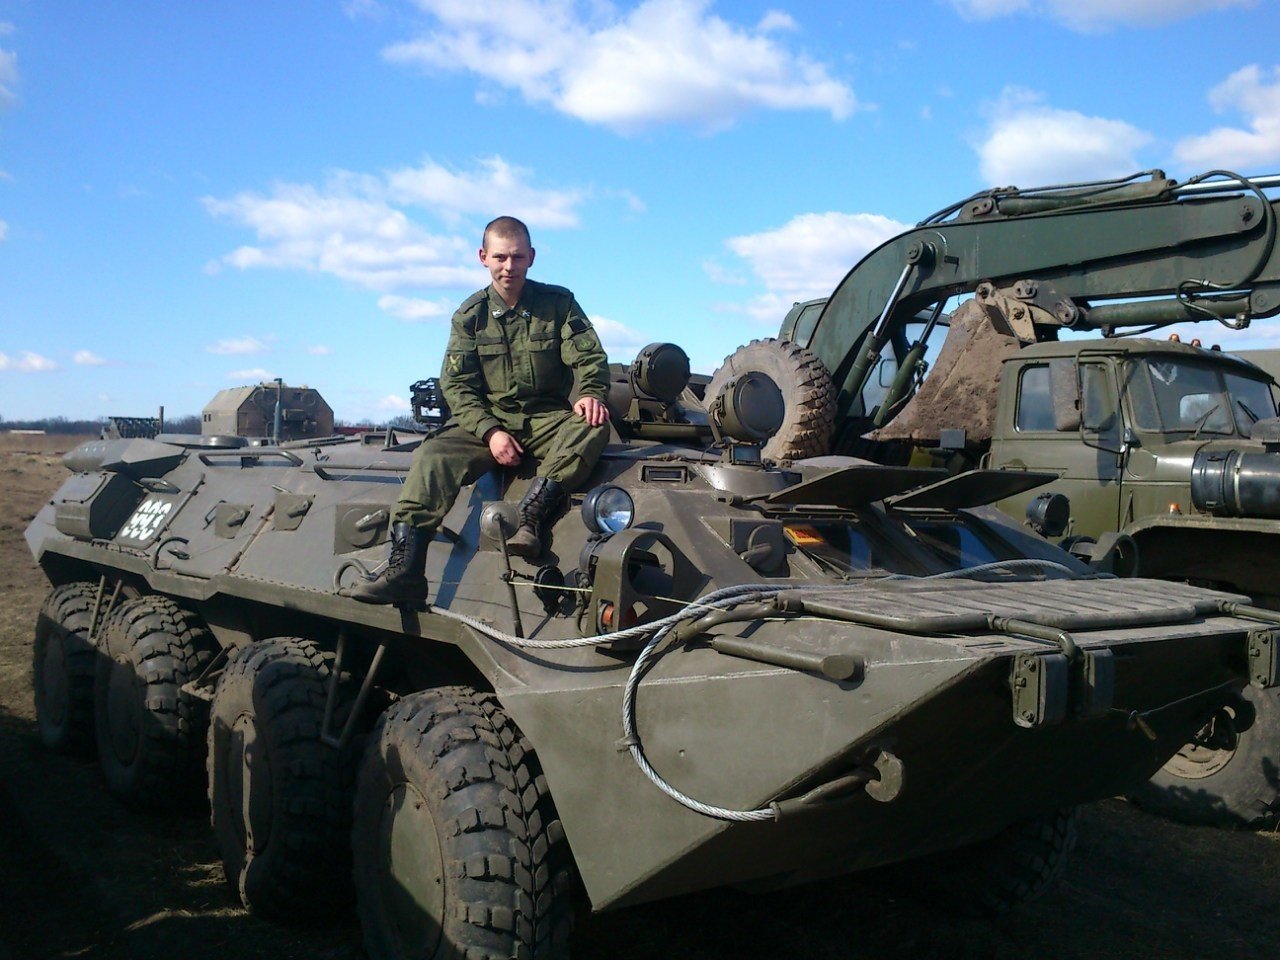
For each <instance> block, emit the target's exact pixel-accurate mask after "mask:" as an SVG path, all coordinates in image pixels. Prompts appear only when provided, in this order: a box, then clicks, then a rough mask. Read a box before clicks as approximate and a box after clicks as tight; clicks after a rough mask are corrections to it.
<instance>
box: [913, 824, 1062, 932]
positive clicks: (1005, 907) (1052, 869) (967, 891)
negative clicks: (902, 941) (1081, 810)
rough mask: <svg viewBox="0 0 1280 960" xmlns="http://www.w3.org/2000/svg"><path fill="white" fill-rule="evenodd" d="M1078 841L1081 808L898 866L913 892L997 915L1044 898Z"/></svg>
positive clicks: (971, 912)
mask: <svg viewBox="0 0 1280 960" xmlns="http://www.w3.org/2000/svg"><path fill="white" fill-rule="evenodd" d="M1075 845H1076V808H1075V807H1066V808H1063V809H1061V810H1057V811H1055V812H1053V813H1048V814H1044V815H1041V816H1038V817H1032V818H1031V819H1030V820H1023V821H1020V822H1018V823H1015V824H1013V825H1012V826H1010V827H1006V828H1005V829H1004V830H1003V831H1001V832H1000V833H998V834H996V835H995V836H994V837H992V838H991V839H990V840H984V841H982V842H981V843H976V844H973V845H971V846H967V847H961V848H960V849H958V850H949V851H947V852H946V853H942V854H937V855H935V856H932V857H925V858H923V859H920V860H913V861H910V862H909V863H905V864H902V865H901V866H900V867H898V868H897V873H898V877H899V878H900V879H901V880H903V881H904V882H906V883H907V884H909V889H910V892H911V893H912V895H913V896H924V897H927V898H928V899H929V902H930V904H932V905H935V906H938V907H942V908H944V909H946V910H949V911H951V912H954V913H959V914H963V915H965V916H972V917H995V916H1000V915H1001V914H1004V913H1008V912H1009V911H1010V910H1013V909H1015V908H1017V907H1020V906H1022V905H1023V904H1025V903H1029V902H1031V901H1032V900H1035V899H1036V898H1037V897H1039V896H1041V895H1042V894H1043V893H1044V892H1045V891H1046V890H1048V889H1049V888H1050V887H1052V886H1053V884H1054V883H1056V882H1057V881H1058V879H1059V878H1060V877H1061V876H1062V871H1063V870H1064V869H1065V867H1066V864H1067V858H1068V857H1069V856H1070V854H1071V851H1072V850H1073V849H1074V848H1075Z"/></svg>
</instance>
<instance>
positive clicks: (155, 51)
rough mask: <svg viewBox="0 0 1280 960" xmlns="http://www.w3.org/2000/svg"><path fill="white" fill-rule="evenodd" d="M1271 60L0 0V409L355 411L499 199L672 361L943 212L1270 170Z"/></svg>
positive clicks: (429, 355) (342, 3) (403, 9)
mask: <svg viewBox="0 0 1280 960" xmlns="http://www.w3.org/2000/svg"><path fill="white" fill-rule="evenodd" d="M1277 37H1280V15H1278V13H1277V8H1276V4H1275V2H1274V0H917V2H916V3H913V4H905V3H903V4H899V3H875V4H872V3H863V4H830V3H816V2H808V0H804V2H801V0H772V2H762V3H757V2H737V3H733V4H730V3H727V2H724V0H720V2H710V0H701V2H700V0H646V2H642V3H606V2H589V0H588V2H572V0H527V2H520V0H509V2H506V3H487V4H486V3H483V2H474V0H473V2H464V0H296V2H290V3H284V2H275V3H272V2H261V0H258V2H239V0H223V2H219V3H174V2H150V0H131V2H123V0H97V2H93V3H72V2H59V0H25V2H24V0H0V417H4V418H9V419H16V418H25V417H41V416H51V415H62V416H67V417H74V418H79V417H97V416H103V415H107V414H132V415H143V414H148V413H151V412H153V411H154V410H155V408H156V406H158V405H159V404H164V405H165V407H166V411H167V413H168V414H169V415H170V416H176V415H181V414H186V413H196V412H198V411H199V410H200V408H201V407H202V406H203V405H204V404H205V403H206V402H207V401H208V400H209V399H210V398H211V397H212V396H213V394H214V393H215V392H216V391H218V390H220V389H222V388H224V387H229V386H236V385H239V384H245V383H252V382H257V381H258V380H260V379H262V378H266V377H276V376H281V377H284V378H285V379H286V381H287V382H289V383H293V384H298V383H306V384H308V385H311V386H314V387H318V388H319V389H320V390H321V391H322V392H323V393H324V395H325V397H326V398H327V399H328V400H329V402H330V403H331V404H332V406H333V407H334V409H335V411H336V413H337V415H338V416H339V417H341V418H345V419H347V420H351V421H360V420H364V419H374V420H385V419H386V418H387V417H389V416H392V415H395V414H397V413H400V412H403V411H404V410H405V409H406V407H407V388H408V385H409V384H410V383H411V382H412V381H414V380H417V379H420V378H422V377H426V376H433V375H435V374H436V373H438V371H439V368H440V360H441V354H442V351H443V347H444V344H445V340H446V337H447V331H448V319H449V316H450V314H451V313H452V311H453V308H454V307H455V306H456V305H457V303H458V302H459V301H460V300H462V299H463V298H464V297H465V296H466V295H467V294H469V293H470V292H471V291H473V290H475V289H477V288H479V287H481V286H483V285H484V283H485V282H486V280H487V277H486V275H485V274H484V272H483V270H482V268H481V267H480V265H479V263H478V262H477V259H476V248H477V247H478V245H479V234H480V230H481V228H482V226H483V224H484V223H485V222H486V221H488V220H489V219H490V218H491V217H493V216H496V215H498V214H505V213H510V214H515V215H516V216H520V217H522V218H524V219H525V220H526V221H527V222H528V223H529V224H530V226H531V227H532V229H533V234H534V245H535V246H536V247H537V250H538V258H537V263H536V265H535V267H534V270H533V273H532V275H533V276H535V277H537V278H539V279H542V280H545V281H548V282H553V283H560V284H563V285H565V286H568V287H570V288H572V289H573V290H574V291H575V292H576V293H577V295H578V299H579V301H580V302H581V303H582V304H583V306H584V308H585V309H586V310H587V312H588V313H589V314H590V315H591V316H592V318H593V319H594V320H595V322H596V324H597V327H598V328H599V329H600V331H601V333H602V337H603V339H604V341H605V344H606V346H607V347H608V348H609V351H610V354H611V357H612V359H614V360H616V361H622V362H626V361H629V360H630V359H631V358H632V357H633V356H634V355H635V352H636V351H637V349H638V348H639V347H641V346H643V345H644V344H645V343H648V342H651V341H655V340H672V341H676V342H678V343H681V344H682V345H683V346H684V347H685V349H686V350H687V351H688V352H689V354H690V356H691V357H692V359H693V363H694V367H695V369H699V370H702V371H704V372H708V373H709V372H711V370H712V369H713V368H714V367H715V366H716V365H718V364H719V362H720V361H721V360H722V359H723V357H724V356H725V355H726V354H728V353H730V352H731V351H732V350H733V349H734V348H735V347H736V346H737V345H739V344H740V343H743V342H746V341H747V340H750V339H752V338H755V337H762V336H770V335H772V334H774V333H775V332H776V331H777V328H778V324H779V322H780V321H781V319H782V316H783V314H784V313H785V312H786V309H787V307H788V306H789V305H790V304H791V303H792V302H793V301H795V300H797V299H807V298H809V297H813V296H821V295H824V294H826V293H828V292H829V291H830V290H831V289H832V287H833V286H834V285H835V283H836V282H837V281H838V280H839V279H840V277H841V276H843V274H844V273H845V272H846V271H847V269H848V268H849V267H850V266H851V265H852V264H853V263H855V262H856V261H857V260H858V259H859V258H860V257H861V256H862V255H863V254H864V253H866V252H867V251H868V250H870V249H871V248H872V247H874V246H875V245H876V244H878V243H879V242H880V241H881V240H883V239H885V238H886V237H888V236H890V235H892V234H893V233H894V232H897V231H898V230H901V229H903V228H905V227H906V226H907V225H910V224H913V223H915V222H916V221H917V220H919V219H921V218H922V217H924V216H926V215H928V214H929V213H932V212H933V211H934V210H936V209H938V208H940V207H943V206H945V205H947V204H948V203H950V202H952V201H954V200H958V199H960V198H962V197H964V196H967V195H969V194H970V193H972V192H974V191H976V190H979V189H983V188H985V187H988V186H993V185H1007V184H1017V185H1019V186H1023V187H1028V186H1035V185H1041V184H1046V183H1056V182H1062V181H1067V180H1076V179H1092V178H1098V177H1105V176H1111V175H1118V174H1128V173H1132V172H1135V171H1137V170H1140V169H1147V168H1151V167H1161V168H1163V169H1166V170H1167V171H1168V172H1169V174H1170V175H1172V176H1174V177H1178V178H1184V177H1186V176H1189V175H1191V174H1194V173H1198V172H1201V171H1203V170H1207V169H1210V168H1212V167H1219V166H1224V167H1228V168H1231V169H1237V170H1239V171H1241V172H1244V173H1251V174H1262V173H1276V172H1280V54H1277V53H1275V52H1274V48H1275V40H1276V38H1277ZM1277 325H1280V321H1276V320H1272V321H1262V322H1259V323H1256V324H1255V326H1254V328H1253V329H1251V330H1250V331H1248V333H1247V334H1246V335H1244V336H1243V337H1241V336H1236V337H1232V336H1230V335H1228V334H1227V333H1226V331H1221V330H1220V328H1219V329H1215V330H1214V331H1212V334H1211V336H1212V339H1215V340H1220V341H1222V342H1223V343H1224V344H1231V345H1234V346H1245V345H1253V346H1262V345H1270V344H1271V343H1272V342H1273V341H1276V340H1280V333H1277V332H1276V331H1275V327H1276V326H1277Z"/></svg>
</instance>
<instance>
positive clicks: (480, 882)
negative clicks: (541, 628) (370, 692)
mask: <svg viewBox="0 0 1280 960" xmlns="http://www.w3.org/2000/svg"><path fill="white" fill-rule="evenodd" d="M352 836H353V848H354V852H355V878H356V895H357V900H358V904H359V912H360V920H361V923H362V924H363V927H364V938H365V948H366V950H367V951H368V953H369V956H370V957H371V958H373V960H402V958H408V957H414V958H423V960H426V958H433V960H445V958H449V960H453V958H462V957H468V958H469V957H529V958H541V960H546V958H563V957H567V955H568V939H569V933H570V931H571V929H572V926H573V912H572V911H573V889H574V881H573V864H572V858H571V855H570V853H569V849H568V844H567V843H566V841H565V838H564V831H563V829H562V828H561V825H560V821H559V818H558V817H557V816H556V812H555V807H554V805H553V804H552V801H551V796H550V794H549V793H548V791H547V785H546V781H545V778H544V777H543V775H542V772H541V768H540V767H539V765H538V762H537V758H536V757H535V756H534V754H533V752H532V751H531V750H530V748H529V744H528V742H527V741H526V740H525V738H524V736H523V735H522V734H521V733H520V731H519V730H518V729H517V728H516V726H515V725H514V724H513V723H512V722H511V720H510V719H508V718H507V716H506V714H505V713H504V712H503V711H502V709H501V707H500V706H499V705H498V703H497V700H496V698H495V697H494V696H493V695H492V694H487V693H479V692H477V691H475V690H473V689H471V688H470V687H444V688H438V689H433V690H427V691H423V692H421V693H416V694H414V695H413V696H410V697H406V698H405V699H403V700H401V701H399V702H398V703H396V704H395V705H394V706H392V707H391V709H390V710H388V711H387V712H386V714H384V715H383V718H382V720H381V721H380V722H379V725H378V727H377V729H376V730H375V732H374V734H373V736H372V737H371V738H370V741H369V747H368V749H367V751H366V752H365V757H364V761H363V763H362V765H361V768H360V775H359V778H358V783H357V788H356V805H355V827H354V830H353V834H352Z"/></svg>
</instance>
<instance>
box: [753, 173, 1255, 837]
mask: <svg viewBox="0 0 1280 960" xmlns="http://www.w3.org/2000/svg"><path fill="white" fill-rule="evenodd" d="M1277 186H1280V177H1257V178H1252V179H1246V178H1243V177H1238V176H1236V175H1235V174H1227V173H1222V172H1215V173H1212V174H1206V175H1204V176H1203V177H1196V178H1193V179H1192V180H1189V181H1187V182H1186V183H1178V182H1176V181H1173V180H1170V179H1167V178H1166V177H1165V176H1164V174H1163V173H1161V172H1159V171H1154V172H1151V173H1150V174H1146V175H1139V176H1137V177H1132V178H1128V179H1127V180H1125V181H1108V182H1100V183H1094V184H1077V185H1074V186H1071V187H1067V188H1042V189H1039V190H1027V191H1019V190H1016V189H1013V188H1006V189H1000V190H991V191H987V192H984V193H982V194H978V195H976V196H974V197H970V198H969V199H967V200H965V201H961V202H960V203H957V204H954V205H952V206H950V207H948V208H947V209H945V210H943V211H940V212H939V213H937V214H935V215H934V216H932V217H929V218H928V219H926V220H924V221H922V222H921V223H920V224H919V225H918V226H917V227H916V228H915V229H913V230H910V231H908V232H906V233H904V234H902V235H901V236H898V237H896V238H894V239H892V240H890V241H889V242H887V243H885V244H883V245H882V246H881V247H879V248H878V249H876V250H874V251H873V252H872V253H870V254H869V255H868V256H867V257H866V258H864V259H863V260H862V261H861V262H860V263H859V264H857V265H856V266H855V267H854V268H853V269H852V270H850V272H849V274H848V275H847V276H846V277H845V278H844V280H843V281H842V282H841V283H840V285H839V286H838V287H837V288H836V290H835V291H834V292H833V293H832V295H831V296H830V297H829V298H822V299H819V300H814V301H809V302H806V303H801V304H797V305H796V306H795V308H793V309H792V311H791V312H790V313H789V314H788V316H787V318H786V320H785V321H784V323H783V325H782V328H781V331H780V337H781V338H782V342H776V341H769V342H763V343H757V344H754V345H751V346H749V347H747V348H744V349H743V351H741V352H740V355H735V358H731V361H733V362H735V363H759V362H761V360H760V358H761V356H762V355H764V354H766V353H771V354H772V356H773V358H774V360H773V362H775V363H778V362H781V358H783V357H786V356H790V357H795V356H797V355H798V356H800V357H802V358H803V360H804V362H805V364H807V365H804V366H802V365H800V364H797V363H796V362H795V361H792V364H791V369H792V370H793V371H794V374H791V375H792V376H794V377H795V378H797V379H799V380H804V381H812V379H813V369H814V367H815V365H816V366H818V367H821V368H824V369H825V370H827V371H829V372H830V374H831V377H832V383H831V385H830V387H828V388H825V389H830V390H831V392H832V393H834V395H835V403H834V406H835V410H834V413H833V415H832V420H833V422H834V441H833V443H832V450H833V451H834V452H836V453H845V454H857V455H861V456H867V457H870V458H872V459H874V460H876V461H877V462H881V463H890V464H892V463H907V462H915V463H934V464H946V465H947V466H948V468H949V469H950V470H952V471H953V472H954V471H957V470H963V469H968V468H970V467H973V466H977V465H982V466H985V467H1000V468H1006V469H1020V470H1032V471H1047V472H1050V473H1053V474H1054V475H1055V476H1056V477H1057V479H1055V480H1054V481H1053V482H1052V483H1051V484H1049V485H1048V486H1046V487H1044V488H1041V489H1035V490H1026V491H1023V492H1020V493H1018V494H1017V495H1015V496H1012V497H1009V498H1007V499H1004V500H1002V501H1001V502H1000V506H1001V507H1002V508H1003V509H1005V510H1007V511H1008V512H1009V513H1010V514H1011V515H1012V516H1014V517H1015V518H1018V519H1021V518H1023V517H1025V516H1028V514H1027V510H1028V509H1029V508H1030V509H1032V510H1043V508H1044V504H1045V502H1046V501H1045V499H1044V498H1045V497H1048V496H1050V495H1052V494H1053V493H1062V494H1065V495H1067V496H1068V497H1069V500H1070V510H1069V512H1067V513H1066V514H1065V515H1064V516H1063V518H1062V525H1061V528H1060V529H1059V530H1057V532H1056V534H1055V537H1057V538H1062V543H1063V545H1064V546H1065V547H1067V548H1069V549H1071V550H1072V551H1073V552H1075V553H1077V554H1080V555H1082V556H1084V557H1086V558H1094V557H1098V556H1101V555H1103V554H1113V555H1114V554H1115V553H1116V552H1117V550H1118V552H1119V554H1120V555H1121V556H1122V559H1123V563H1122V566H1124V567H1126V568H1128V569H1132V568H1133V567H1134V564H1135V561H1136V562H1137V569H1138V571H1139V572H1140V573H1142V574H1143V575H1149V576H1154V577H1160V578H1167V579H1170V580H1176V581H1189V582H1192V583H1196V584H1201V585H1208V586H1214V587H1218V588H1221V589H1228V590H1232V591H1237V592H1241V593H1245V594H1248V595H1249V596H1250V597H1252V598H1254V599H1255V600H1256V601H1257V602H1258V603H1259V604H1262V605H1265V606H1267V607H1271V608H1277V607H1280V587H1278V586H1277V582H1276V573H1277V572H1278V571H1277V569H1276V560H1275V558H1276V556H1277V555H1280V554H1278V548H1280V443H1278V442H1277V441H1280V421H1277V420H1276V419H1275V418H1276V414H1277V406H1276V394H1275V388H1274V383H1273V381H1272V380H1271V379H1270V377H1269V376H1267V375H1266V374H1264V373H1263V372H1262V371H1261V370H1259V369H1257V368H1256V367H1254V366H1252V365H1251V364H1249V363H1246V362H1243V361H1242V360H1239V359H1237V358H1234V357H1232V356H1229V355H1227V354H1224V353H1222V352H1221V351H1218V350H1208V349H1201V348H1199V346H1198V345H1194V346H1193V345H1190V344H1178V343H1170V342H1168V341H1165V342H1156V341H1152V340H1144V339H1135V338H1133V337H1131V336H1124V337H1122V335H1130V334H1135V333H1136V334H1143V333H1151V332H1153V331H1155V330H1157V329H1159V328H1161V327H1163V326H1167V325H1169V324H1173V323H1179V322H1185V321H1195V320H1203V321H1207V322H1213V323H1217V322H1221V323H1222V324H1224V325H1226V326H1228V327H1231V328H1233V329H1241V328H1244V327H1246V326H1248V325H1249V323H1250V322H1251V321H1253V320H1256V319H1259V318H1266V317H1272V316H1274V315H1275V314H1276V313H1277V312H1280V248H1278V247H1277V243H1276V238H1277V212H1278V211H1277V207H1278V206H1280V202H1278V201H1276V200H1274V199H1271V198H1269V197H1268V195H1267V193H1266V191H1267V190H1274V189H1275V188H1276V187H1277ZM944 333H945V334H946V337H945V341H944V342H942V345H941V350H940V351H937V349H936V347H937V342H938V341H939V340H942V335H943V334H944ZM1205 336H1206V338H1207V336H1208V334H1206V335H1205ZM931 342H932V346H930V344H931ZM926 351H928V352H929V353H930V354H932V353H934V352H936V353H937V356H936V359H935V360H934V361H933V364H932V369H928V367H929V364H927V363H926V362H925V357H926ZM1259 359H1262V357H1260V358H1259ZM926 369H928V375H927V376H925V371H926ZM775 442H776V441H775ZM1036 522H1039V521H1038V520H1037V521H1036ZM1136 796H1137V797H1138V798H1139V799H1140V800H1141V801H1142V802H1144V803H1145V804H1147V805H1149V806H1153V807H1156V808H1158V809H1160V810H1161V811H1163V812H1165V813H1169V814H1171V815H1174V816H1177V817H1180V818H1183V819H1190V820H1196V821H1210V822H1227V823H1232V824H1250V825H1258V824H1265V823H1274V822H1275V820H1276V818H1277V816H1280V697H1277V694H1276V692H1275V691H1269V690H1267V691H1264V690H1259V689H1256V688H1255V689H1252V690H1250V691H1247V692H1246V693H1245V694H1244V695H1243V696H1242V697H1241V698H1239V699H1237V700H1235V701H1234V702H1233V703H1231V704H1229V705H1227V706H1226V707H1224V708H1223V709H1221V710H1217V711H1214V712H1211V713H1207V714H1206V715H1205V717H1204V725H1203V727H1202V728H1201V731H1200V733H1199V734H1198V735H1197V737H1196V738H1195V739H1194V740H1193V742H1191V743H1190V744H1188V745H1187V747H1186V749H1184V750H1183V751H1181V752H1180V753H1179V755H1178V756H1177V757H1175V758H1173V759H1172V760H1171V762H1170V764H1169V765H1168V766H1167V767H1166V768H1165V769H1164V770H1163V771H1161V773H1160V774H1159V775H1158V776H1157V778H1156V779H1155V780H1154V781H1153V783H1152V784H1150V785H1149V786H1147V787H1145V788H1144V789H1143V790H1141V791H1138V792H1137V794H1136Z"/></svg>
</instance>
